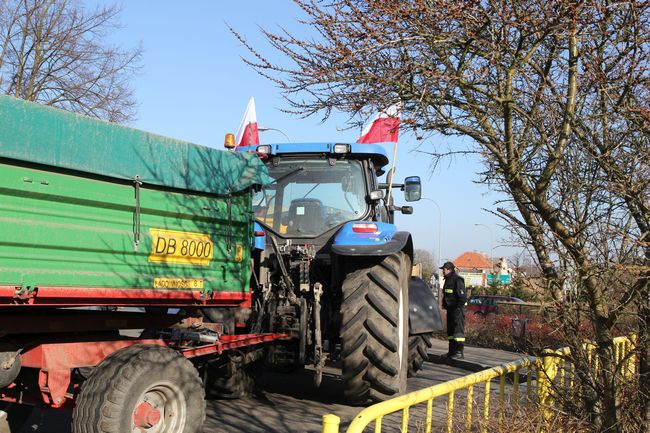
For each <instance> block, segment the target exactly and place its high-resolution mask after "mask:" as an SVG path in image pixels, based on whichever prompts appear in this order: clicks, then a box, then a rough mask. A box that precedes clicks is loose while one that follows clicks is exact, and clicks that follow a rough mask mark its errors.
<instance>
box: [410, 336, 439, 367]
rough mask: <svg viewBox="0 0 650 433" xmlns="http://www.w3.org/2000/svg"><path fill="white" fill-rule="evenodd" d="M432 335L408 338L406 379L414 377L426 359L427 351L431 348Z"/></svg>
mask: <svg viewBox="0 0 650 433" xmlns="http://www.w3.org/2000/svg"><path fill="white" fill-rule="evenodd" d="M431 335H433V334H432V333H430V332H429V333H426V334H419V335H413V336H411V337H409V371H408V377H414V376H415V375H416V374H417V372H418V371H420V369H421V368H422V364H424V361H426V360H427V359H428V356H429V355H428V354H427V351H428V350H429V348H430V347H431Z"/></svg>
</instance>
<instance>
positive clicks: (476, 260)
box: [454, 251, 492, 271]
mask: <svg viewBox="0 0 650 433" xmlns="http://www.w3.org/2000/svg"><path fill="white" fill-rule="evenodd" d="M454 265H455V266H456V267H457V268H459V269H487V270H490V271H491V270H492V265H491V264H490V258H489V257H488V256H487V255H486V254H484V253H477V252H474V251H468V252H466V253H463V254H461V255H460V256H458V257H456V260H454Z"/></svg>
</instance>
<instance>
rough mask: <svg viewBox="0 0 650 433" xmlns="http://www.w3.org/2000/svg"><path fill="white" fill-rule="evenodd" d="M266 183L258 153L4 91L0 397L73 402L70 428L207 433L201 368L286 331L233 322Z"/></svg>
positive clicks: (0, 107) (244, 298)
mask: <svg viewBox="0 0 650 433" xmlns="http://www.w3.org/2000/svg"><path fill="white" fill-rule="evenodd" d="M270 180H271V179H270V178H269V176H268V174H267V171H266V168H265V167H264V165H263V164H262V163H261V161H260V159H259V158H258V157H257V156H256V155H254V154H246V153H233V152H227V151H220V150H216V149H211V148H207V147H202V146H198V145H195V144H191V143H187V142H183V141H179V140H174V139H170V138H166V137H162V136H159V135H154V134H150V133H146V132H143V131H138V130H135V129H131V128H126V127H123V126H118V125H114V124H110V123H106V122H102V121H99V120H95V119H90V118H87V117H84V116H80V115H76V114H72V113H68V112H64V111H61V110H57V109H53V108H49V107H44V106H40V105H37V104H34V103H29V102H25V101H21V100H17V99H13V98H10V97H5V96H0V361H1V362H0V365H1V368H0V399H1V400H4V401H9V402H16V401H21V402H23V401H29V397H25V396H28V395H32V401H35V400H36V399H39V398H40V399H42V400H43V401H44V402H45V403H47V404H49V405H50V406H52V407H63V406H66V405H70V404H73V400H74V399H73V397H75V396H77V397H78V398H77V399H76V404H75V409H74V413H75V415H74V421H73V428H72V429H73V431H74V432H75V433H81V432H91V431H92V432H124V431H138V430H137V429H142V431H156V432H196V431H199V429H200V425H201V422H202V419H203V416H204V415H203V414H204V403H203V385H204V384H203V383H202V380H201V379H200V376H199V373H198V371H199V370H200V371H204V370H205V369H207V368H208V367H207V364H208V363H207V362H206V361H210V363H211V365H219V366H220V368H221V370H220V371H222V372H224V371H226V372H227V371H232V370H233V369H232V368H230V367H232V366H230V365H229V359H230V358H229V357H228V356H227V355H228V353H229V350H230V349H235V348H236V349H238V351H237V353H238V356H240V355H241V353H245V354H246V355H247V356H246V359H247V360H254V359H256V358H259V357H260V356H261V355H259V351H260V349H259V347H260V346H259V345H260V344H261V343H264V342H267V341H273V340H276V339H278V338H281V336H278V335H272V334H250V333H246V332H247V329H246V328H242V329H244V332H236V329H235V327H234V326H232V324H234V317H235V316H237V314H236V313H237V312H238V311H243V310H246V308H247V307H249V306H250V300H251V295H250V288H249V287H250V286H249V280H250V260H251V257H250V255H251V254H250V251H251V239H252V235H253V218H254V215H253V212H252V207H251V191H252V190H253V189H255V188H256V187H258V186H260V185H264V184H267V183H269V181H270ZM134 306H138V307H145V308H144V309H145V310H146V311H147V312H148V313H141V312H137V311H136V312H133V311H125V310H128V309H124V308H119V307H134ZM151 307H157V308H151ZM168 307H177V309H178V308H180V312H179V313H178V314H167V308H168ZM203 310H207V311H209V312H210V313H211V314H202V311H203ZM205 316H207V317H210V318H212V319H213V320H212V321H208V320H203V317H205ZM215 318H217V320H216V321H215V320H214V319H215ZM218 318H224V323H218V322H219V321H218ZM242 325H243V326H245V323H244V324H242ZM134 328H141V329H145V332H144V334H143V335H142V336H141V337H138V338H127V337H123V336H122V335H121V334H120V331H121V330H123V329H134ZM188 359H192V362H190V361H189V360H188ZM215 359H216V360H217V361H218V362H216V361H215ZM224 360H225V361H224ZM224 365H226V366H228V367H229V368H223V367H224ZM82 370H83V371H84V373H83V374H78V373H75V372H79V371H82ZM34 372H35V373H36V374H34ZM88 372H90V373H89V374H88ZM215 374H216V377H215V378H214V380H213V382H214V381H216V382H217V384H219V383H226V382H228V379H229V378H228V377H225V376H226V375H227V374H226V373H224V374H223V375H220V374H219V373H214V372H211V373H210V374H204V375H203V377H208V376H215ZM30 392H31V394H30ZM102 408H103V409H102ZM100 409H101V410H100ZM109 412H110V413H111V414H112V415H111V416H107V415H106V414H107V413H109ZM116 414H117V418H115V415H116ZM1 418H2V417H0V419H1ZM10 421H11V414H10ZM149 429H151V430H149Z"/></svg>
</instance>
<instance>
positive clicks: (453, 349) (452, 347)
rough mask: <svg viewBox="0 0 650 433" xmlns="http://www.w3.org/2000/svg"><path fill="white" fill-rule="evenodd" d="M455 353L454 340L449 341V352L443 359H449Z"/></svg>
mask: <svg viewBox="0 0 650 433" xmlns="http://www.w3.org/2000/svg"><path fill="white" fill-rule="evenodd" d="M455 352H456V340H449V351H448V352H447V354H446V355H445V358H451V356H452V355H453V354H454V353H455Z"/></svg>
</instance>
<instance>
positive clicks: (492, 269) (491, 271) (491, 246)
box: [474, 224, 494, 281]
mask: <svg viewBox="0 0 650 433" xmlns="http://www.w3.org/2000/svg"><path fill="white" fill-rule="evenodd" d="M474 225H475V226H477V227H479V226H480V227H485V228H486V229H488V231H489V232H490V274H491V275H492V280H493V281H494V237H493V236H492V229H491V228H490V227H489V226H487V225H485V224H474Z"/></svg>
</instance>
